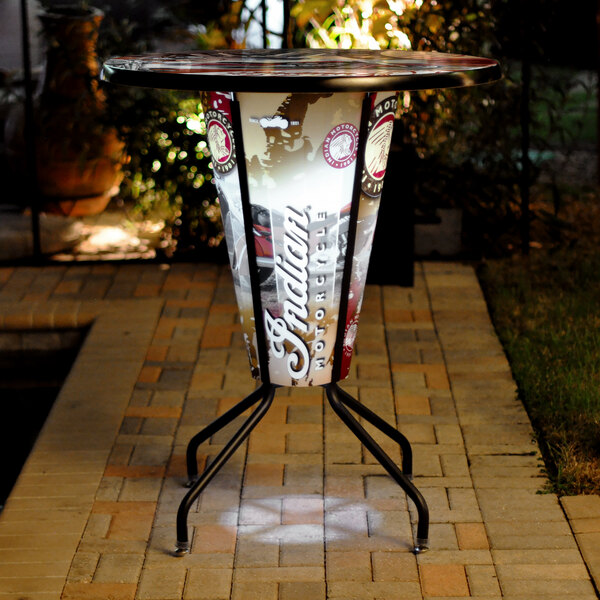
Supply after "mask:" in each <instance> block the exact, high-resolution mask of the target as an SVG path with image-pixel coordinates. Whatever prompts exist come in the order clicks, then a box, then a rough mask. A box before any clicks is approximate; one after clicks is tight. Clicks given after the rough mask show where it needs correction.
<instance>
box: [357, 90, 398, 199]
mask: <svg viewBox="0 0 600 600" xmlns="http://www.w3.org/2000/svg"><path fill="white" fill-rule="evenodd" d="M397 108H398V100H397V99H396V97H395V96H390V97H389V98H386V99H385V100H383V101H382V102H380V103H379V104H378V105H377V106H376V107H375V108H374V109H373V112H372V113H371V118H370V120H369V137H368V138H367V147H366V148H365V168H364V171H363V177H362V191H363V192H364V193H365V194H367V196H371V197H373V198H376V197H377V196H379V195H380V194H381V190H382V188H383V176H384V175H385V170H386V166H387V160H388V154H389V152H390V142H391V140H392V131H393V130H394V117H395V114H396V109H397Z"/></svg>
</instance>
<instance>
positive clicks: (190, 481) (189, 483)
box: [183, 475, 200, 488]
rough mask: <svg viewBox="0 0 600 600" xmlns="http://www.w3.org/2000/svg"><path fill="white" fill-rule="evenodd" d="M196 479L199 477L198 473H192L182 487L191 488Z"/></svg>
mask: <svg viewBox="0 0 600 600" xmlns="http://www.w3.org/2000/svg"><path fill="white" fill-rule="evenodd" d="M198 479H200V475H194V476H193V477H190V478H189V479H188V480H187V481H186V482H185V483H184V484H183V487H186V488H191V487H194V484H195V483H196V481H198Z"/></svg>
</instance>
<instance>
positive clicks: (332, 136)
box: [323, 123, 358, 169]
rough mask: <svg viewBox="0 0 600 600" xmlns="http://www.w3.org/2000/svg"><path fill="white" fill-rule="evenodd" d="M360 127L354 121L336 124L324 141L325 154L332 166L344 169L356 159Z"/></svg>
mask: <svg viewBox="0 0 600 600" xmlns="http://www.w3.org/2000/svg"><path fill="white" fill-rule="evenodd" d="M357 152H358V129H357V128H356V127H355V126H354V125H352V123H342V124H340V125H336V126H335V127H334V128H333V129H332V130H331V131H330V132H329V133H328V134H327V137H326V138H325V141H324V142H323V156H324V157H325V160H326V161H327V164H328V165H329V166H330V167H334V168H336V169H344V168H345V167H347V166H349V165H351V164H352V163H353V162H354V160H355V159H356V154H357Z"/></svg>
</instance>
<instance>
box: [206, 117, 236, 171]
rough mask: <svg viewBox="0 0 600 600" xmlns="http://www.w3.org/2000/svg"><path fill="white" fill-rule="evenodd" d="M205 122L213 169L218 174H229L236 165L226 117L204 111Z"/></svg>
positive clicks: (231, 130)
mask: <svg viewBox="0 0 600 600" xmlns="http://www.w3.org/2000/svg"><path fill="white" fill-rule="evenodd" d="M206 122H207V132H206V137H207V139H208V147H209V148H210V153H211V154H212V163H213V168H214V169H215V171H218V172H219V173H223V174H226V173H229V171H231V169H233V167H235V164H236V160H235V146H234V143H233V127H232V126H231V123H230V122H229V120H228V119H227V117H226V116H225V115H224V114H223V113H221V112H219V111H217V110H208V111H206Z"/></svg>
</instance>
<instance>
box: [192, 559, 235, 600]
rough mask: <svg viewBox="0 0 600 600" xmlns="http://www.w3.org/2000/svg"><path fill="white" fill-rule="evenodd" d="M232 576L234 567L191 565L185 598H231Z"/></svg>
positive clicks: (213, 599)
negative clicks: (212, 567) (198, 566)
mask: <svg viewBox="0 0 600 600" xmlns="http://www.w3.org/2000/svg"><path fill="white" fill-rule="evenodd" d="M232 576H233V570H232V569H203V568H197V567H191V568H190V569H189V571H188V576H187V579H186V583H185V591H184V594H183V600H229V595H230V591H231V579H232Z"/></svg>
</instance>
